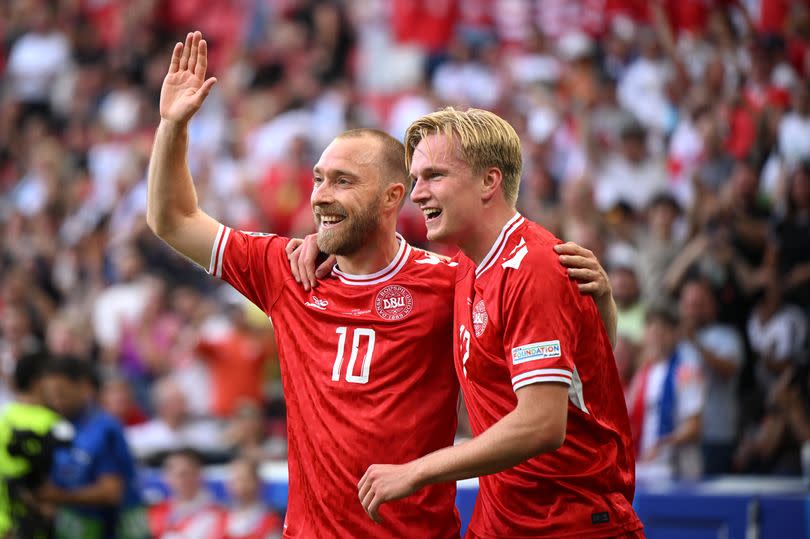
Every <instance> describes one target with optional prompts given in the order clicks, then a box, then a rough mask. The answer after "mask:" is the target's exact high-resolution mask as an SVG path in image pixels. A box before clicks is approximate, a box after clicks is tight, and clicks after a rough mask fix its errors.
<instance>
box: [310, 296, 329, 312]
mask: <svg viewBox="0 0 810 539" xmlns="http://www.w3.org/2000/svg"><path fill="white" fill-rule="evenodd" d="M304 305H306V306H307V307H313V308H315V309H319V310H321V311H325V310H326V306H327V305H329V301H327V300H325V299H320V298H319V297H318V296H312V301H311V302H309V301H305V302H304Z"/></svg>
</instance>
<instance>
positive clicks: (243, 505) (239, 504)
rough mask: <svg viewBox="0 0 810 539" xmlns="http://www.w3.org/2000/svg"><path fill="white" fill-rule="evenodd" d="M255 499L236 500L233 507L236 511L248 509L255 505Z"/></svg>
mask: <svg viewBox="0 0 810 539" xmlns="http://www.w3.org/2000/svg"><path fill="white" fill-rule="evenodd" d="M256 502H257V499H256V498H255V497H254V498H242V499H241V500H236V503H234V506H235V507H236V508H237V509H250V508H251V507H253V506H254V505H256Z"/></svg>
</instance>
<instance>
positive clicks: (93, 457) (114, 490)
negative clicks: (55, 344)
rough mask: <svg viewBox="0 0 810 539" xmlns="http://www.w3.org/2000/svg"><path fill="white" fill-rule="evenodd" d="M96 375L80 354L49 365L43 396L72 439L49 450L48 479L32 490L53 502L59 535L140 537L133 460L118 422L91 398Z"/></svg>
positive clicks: (142, 526)
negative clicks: (51, 459) (72, 433)
mask: <svg viewBox="0 0 810 539" xmlns="http://www.w3.org/2000/svg"><path fill="white" fill-rule="evenodd" d="M98 383H99V382H98V377H97V374H96V373H95V372H94V369H93V366H92V365H91V364H90V363H89V362H87V361H86V360H82V359H78V358H75V357H63V358H57V359H55V360H53V361H52V362H51V363H50V365H49V388H48V390H47V391H48V397H49V400H50V402H52V403H53V406H54V408H55V409H56V410H57V411H58V412H60V413H61V414H62V415H63V416H64V417H65V418H67V419H68V420H69V421H70V422H71V423H72V425H73V428H74V429H75V436H74V438H73V443H72V444H71V445H70V446H69V447H61V448H59V449H58V450H57V451H56V453H55V455H54V465H53V470H52V472H51V482H49V483H47V484H46V485H44V486H43V487H42V488H41V489H40V490H39V491H38V493H37V495H38V497H39V498H40V500H41V501H42V502H46V503H52V504H54V505H56V506H57V511H56V522H55V525H54V530H55V532H56V537H57V538H59V539H62V538H64V539H79V538H85V539H87V538H93V539H96V538H97V539H114V538H130V539H144V538H147V537H148V536H149V535H148V526H147V522H146V512H145V509H144V507H143V505H142V502H141V496H140V492H139V490H138V486H137V484H136V478H135V474H136V471H135V460H134V459H133V458H132V455H131V453H130V451H129V447H127V443H126V440H125V439H124V432H123V429H122V427H121V424H120V423H118V421H117V420H116V419H114V418H113V417H112V416H110V415H108V414H107V413H105V412H103V411H102V410H101V409H100V408H99V406H98V404H97V393H98Z"/></svg>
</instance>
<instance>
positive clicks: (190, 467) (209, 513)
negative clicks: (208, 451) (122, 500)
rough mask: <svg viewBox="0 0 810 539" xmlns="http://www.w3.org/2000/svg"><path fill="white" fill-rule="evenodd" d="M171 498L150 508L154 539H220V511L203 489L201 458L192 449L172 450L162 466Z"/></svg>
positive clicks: (221, 516)
mask: <svg viewBox="0 0 810 539" xmlns="http://www.w3.org/2000/svg"><path fill="white" fill-rule="evenodd" d="M163 473H164V476H165V478H166V484H167V485H168V487H169V491H170V496H169V497H168V498H167V499H166V500H164V501H162V502H160V503H158V504H155V505H152V506H151V507H149V531H150V532H151V534H152V537H154V538H155V539H219V538H220V537H221V535H220V530H221V527H222V524H221V523H222V519H223V518H224V516H225V515H224V512H223V508H222V507H220V506H219V505H218V504H217V503H216V502H215V501H214V498H213V496H212V495H211V493H210V492H208V490H206V488H205V485H204V484H203V479H202V458H201V456H200V455H199V454H198V453H197V452H196V451H194V450H193V449H175V450H173V451H172V452H170V453H169V454H168V455H167V456H166V459H165V461H164V463H163Z"/></svg>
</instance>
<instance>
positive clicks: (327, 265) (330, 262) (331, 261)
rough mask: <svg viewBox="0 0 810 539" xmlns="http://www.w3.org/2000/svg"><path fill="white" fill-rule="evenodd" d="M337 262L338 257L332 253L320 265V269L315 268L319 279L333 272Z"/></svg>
mask: <svg viewBox="0 0 810 539" xmlns="http://www.w3.org/2000/svg"><path fill="white" fill-rule="evenodd" d="M336 263H337V257H335V255H330V256H329V258H327V259H326V260H324V262H323V263H322V264H321V265H320V266H318V269H316V270H315V277H316V278H318V279H323V278H324V277H326V276H327V275H329V274H330V273H332V268H334V267H335V264H336Z"/></svg>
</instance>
